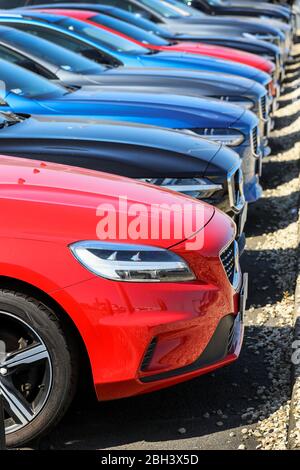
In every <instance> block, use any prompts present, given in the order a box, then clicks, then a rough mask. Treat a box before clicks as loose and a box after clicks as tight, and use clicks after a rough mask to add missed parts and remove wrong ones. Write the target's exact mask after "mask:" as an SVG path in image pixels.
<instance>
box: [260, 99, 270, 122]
mask: <svg viewBox="0 0 300 470" xmlns="http://www.w3.org/2000/svg"><path fill="white" fill-rule="evenodd" d="M268 108H269V104H268V98H267V95H264V96H262V97H261V99H260V102H259V114H260V118H261V119H262V120H263V121H264V122H267V121H268V120H269V109H268Z"/></svg>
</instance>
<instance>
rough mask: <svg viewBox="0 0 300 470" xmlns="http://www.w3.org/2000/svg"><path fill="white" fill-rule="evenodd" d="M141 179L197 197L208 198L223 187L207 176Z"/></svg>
mask: <svg viewBox="0 0 300 470" xmlns="http://www.w3.org/2000/svg"><path fill="white" fill-rule="evenodd" d="M143 181H145V182H146V183H150V184H155V185H156V186H161V187H163V188H166V189H170V190H171V191H177V192H179V193H182V194H185V195H187V196H191V197H194V198H197V199H209V198H210V197H211V196H213V195H214V194H215V193H216V192H217V191H221V190H222V189H223V186H222V185H221V184H214V183H213V182H212V181H210V180H209V179H207V178H147V179H143Z"/></svg>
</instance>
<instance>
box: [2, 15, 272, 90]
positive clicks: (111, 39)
mask: <svg viewBox="0 0 300 470" xmlns="http://www.w3.org/2000/svg"><path fill="white" fill-rule="evenodd" d="M0 24H1V25H6V26H11V27H14V28H17V29H21V30H22V31H25V32H28V33H31V34H36V35H38V36H39V37H42V38H44V39H47V40H49V41H52V42H55V43H56V44H59V45H63V46H64V47H66V48H67V49H68V48H71V49H72V50H73V51H74V50H76V52H81V51H83V53H84V54H87V56H88V57H89V58H93V60H95V59H96V60H98V61H99V62H100V63H104V64H111V65H113V66H116V65H126V66H128V67H143V68H144V67H147V68H149V67H150V68H153V67H163V68H175V69H176V70H178V69H179V70H180V69H184V70H193V71H201V72H203V71H208V72H222V73H227V74H231V75H237V76H242V77H245V78H250V79H253V80H255V81H257V82H258V83H261V84H262V85H264V86H266V87H269V86H270V84H271V82H272V78H271V77H270V75H268V74H266V73H265V72H262V71H260V70H257V69H255V68H254V67H249V66H246V65H243V64H236V63H234V62H231V61H227V60H226V61H225V60H221V59H215V58H212V57H204V56H203V57H200V56H198V57H197V56H196V55H194V54H183V53H182V54H180V53H176V54H175V53H167V52H158V51H151V50H149V49H147V48H146V47H141V46H138V45H137V44H135V43H133V42H132V41H128V40H126V39H124V38H121V37H120V36H116V35H115V34H113V33H111V32H110V31H108V30H104V29H100V28H98V27H96V26H91V25H86V24H85V23H83V22H81V21H78V20H75V19H73V18H66V17H64V16H59V15H51V14H46V13H39V12H36V11H34V12H30V15H29V14H28V13H27V14H20V15H4V16H0ZM69 38H71V39H72V40H73V41H72V44H71V43H70V41H69V40H68V39H69ZM76 40H77V45H75V46H74V41H75V42H76ZM82 43H84V45H83V46H81V44H82ZM86 45H89V46H90V49H89V51H88V52H86V50H85V48H86ZM95 49H97V51H98V52H97V53H95ZM272 91H273V89H272Z"/></svg>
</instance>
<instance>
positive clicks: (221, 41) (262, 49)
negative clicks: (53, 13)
mask: <svg viewBox="0 0 300 470" xmlns="http://www.w3.org/2000/svg"><path fill="white" fill-rule="evenodd" d="M42 6H43V7H44V6H45V7H46V8H66V9H68V8H75V9H76V10H89V11H94V12H95V13H100V14H103V15H106V16H108V17H110V18H111V19H112V20H119V21H122V22H123V24H125V25H127V28H128V29H127V30H126V29H125V30H124V34H126V35H127V36H130V37H134V35H132V30H131V27H132V26H135V27H137V28H139V29H140V30H143V31H144V32H146V33H149V34H151V40H152V41H153V35H154V36H156V37H157V38H159V39H157V42H152V44H157V45H158V46H159V45H163V44H162V42H161V41H167V42H173V41H176V42H177V41H189V42H191V41H194V42H203V43H210V44H216V45H220V46H226V47H233V48H235V49H240V50H242V51H245V52H250V53H252V54H258V55H260V56H263V57H266V58H267V59H270V60H272V61H273V62H274V64H276V73H277V78H279V77H281V76H282V75H283V74H284V67H283V55H282V53H281V50H280V48H279V47H278V46H277V45H276V44H272V43H271V42H267V41H262V40H259V39H257V38H250V37H247V38H245V37H239V36H225V35H222V34H217V35H215V36H214V35H211V36H207V37H206V36H203V34H202V35H201V33H200V34H199V36H197V35H196V34H193V35H190V34H188V33H175V32H172V31H169V30H168V29H167V28H165V27H164V26H162V25H161V24H158V23H156V22H154V21H151V20H149V19H146V18H143V17H142V16H140V15H136V14H134V13H131V12H130V11H126V10H122V9H121V8H117V7H115V6H108V5H102V4H101V5H100V4H97V3H77V2H74V3H72V1H71V0H70V2H64V3H49V4H45V5H44V4H43V5H42ZM31 8H33V9H34V8H37V9H38V8H39V6H36V7H31ZM111 27H112V29H118V26H117V25H116V24H115V26H113V23H112V24H111ZM137 39H138V40H139V39H141V38H137ZM149 39H150V38H149ZM149 43H151V41H149Z"/></svg>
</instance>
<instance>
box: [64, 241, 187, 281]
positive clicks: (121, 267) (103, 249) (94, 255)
mask: <svg viewBox="0 0 300 470" xmlns="http://www.w3.org/2000/svg"><path fill="white" fill-rule="evenodd" d="M70 249H71V252H72V253H73V255H74V256H75V258H76V259H77V260H78V261H79V262H80V263H81V264H82V265H83V266H84V267H85V268H87V269H88V270H89V271H91V272H92V273H94V274H97V276H101V277H104V278H106V279H111V280H114V281H127V282H179V281H192V280H194V279H195V275H194V273H193V272H192V271H191V270H190V268H189V266H188V265H187V263H186V262H185V261H184V260H183V259H182V258H181V257H180V256H178V255H177V254H175V253H173V252H172V251H169V250H164V249H163V248H157V247H154V246H145V245H130V244H123V243H106V242H100V241H85V242H78V243H74V244H72V245H70Z"/></svg>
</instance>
